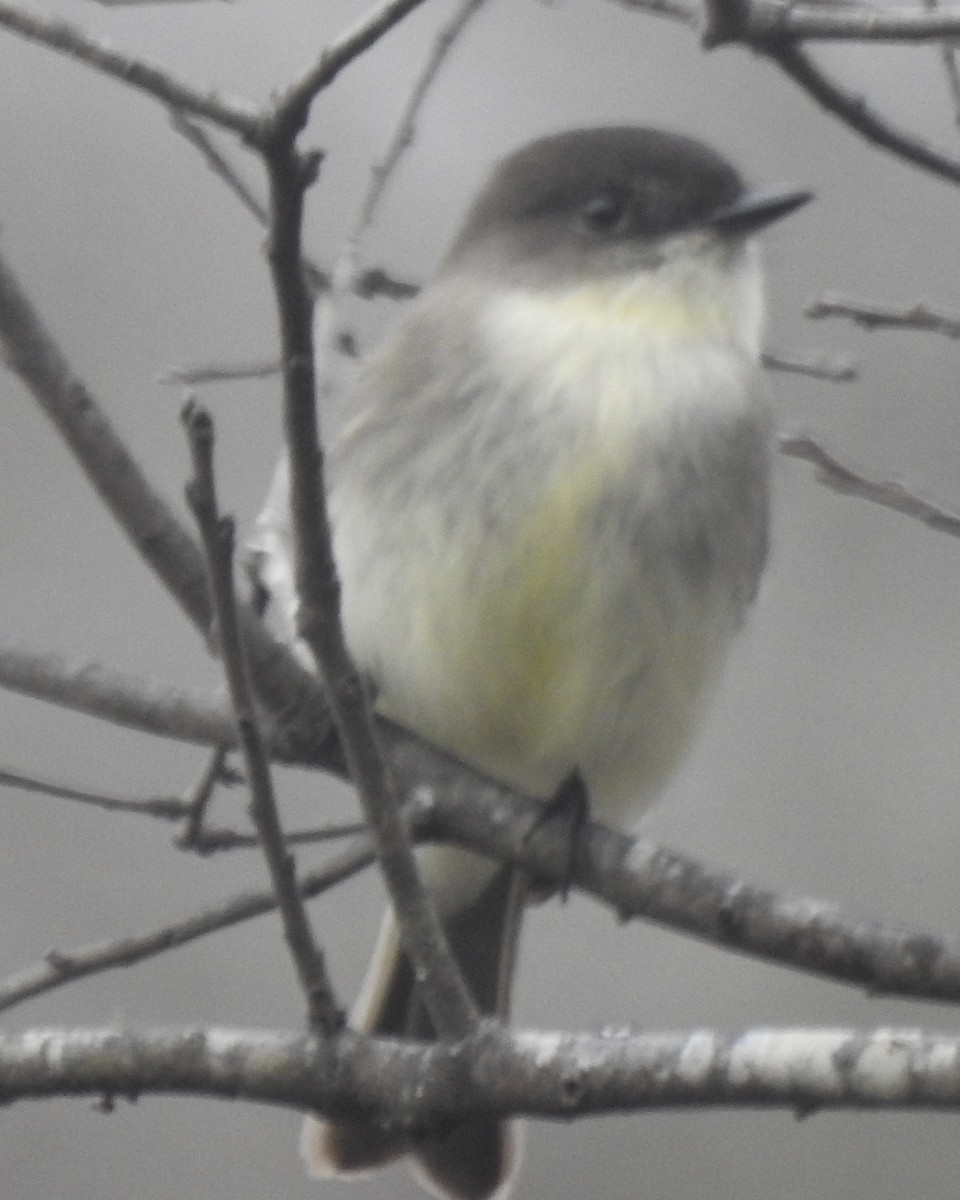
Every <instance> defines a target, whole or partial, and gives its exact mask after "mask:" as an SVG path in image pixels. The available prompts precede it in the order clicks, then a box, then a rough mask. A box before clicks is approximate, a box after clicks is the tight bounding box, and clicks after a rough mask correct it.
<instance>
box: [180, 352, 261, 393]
mask: <svg viewBox="0 0 960 1200" xmlns="http://www.w3.org/2000/svg"><path fill="white" fill-rule="evenodd" d="M279 374H280V363H279V362H278V361H277V360H276V359H273V360H272V361H269V362H266V361H262V362H246V363H244V362H230V363H228V362H223V363H200V364H198V365H196V366H193V367H171V368H170V369H169V370H168V371H164V372H163V374H162V375H161V376H160V377H159V378H158V380H157V382H158V383H161V384H163V385H164V386H172V385H179V386H187V387H193V386H195V385H198V384H204V383H235V382H236V381H237V380H238V379H269V378H271V377H272V376H274V375H279Z"/></svg>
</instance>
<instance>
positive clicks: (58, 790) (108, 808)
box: [0, 768, 189, 821]
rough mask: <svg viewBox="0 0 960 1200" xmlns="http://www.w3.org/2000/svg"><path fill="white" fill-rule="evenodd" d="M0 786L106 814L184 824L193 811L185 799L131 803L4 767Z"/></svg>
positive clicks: (146, 798) (125, 798)
mask: <svg viewBox="0 0 960 1200" xmlns="http://www.w3.org/2000/svg"><path fill="white" fill-rule="evenodd" d="M0 784H3V785H4V786H6V787H13V788H18V789H19V790H20V791H23V792H36V793H38V794H39V795H41V796H51V797H55V798H56V799H60V800H72V801H75V802H76V803H78V804H88V805H90V806H91V807H92V808H99V809H101V810H102V811H103V812H122V813H135V814H136V815H137V816H144V817H154V818H156V819H158V820H161V821H182V820H183V818H184V817H185V816H187V814H188V812H189V804H188V802H187V801H186V800H184V799H183V798H182V797H181V796H143V797H140V798H138V799H136V800H131V799H130V798H129V797H128V796H108V795H107V794H106V793H105V792H91V791H87V790H85V789H83V788H76V787H70V786H68V785H67V784H63V783H58V782H57V781H56V780H53V779H42V778H40V776H38V775H25V774H24V773H23V772H22V771H11V770H9V769H6V768H0Z"/></svg>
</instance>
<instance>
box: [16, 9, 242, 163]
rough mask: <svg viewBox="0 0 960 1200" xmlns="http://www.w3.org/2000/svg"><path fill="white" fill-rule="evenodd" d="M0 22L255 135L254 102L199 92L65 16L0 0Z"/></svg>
mask: <svg viewBox="0 0 960 1200" xmlns="http://www.w3.org/2000/svg"><path fill="white" fill-rule="evenodd" d="M0 28H6V29H9V30H10V31H11V32H12V33H16V34H18V35H19V36H20V37H24V38H27V39H28V40H30V41H32V42H39V43H40V44H41V45H43V46H47V47H48V48H49V49H51V50H56V51H57V52H58V53H60V54H65V55H67V56H68V57H70V58H75V59H77V60H78V61H79V62H82V63H85V64H86V65H87V66H88V67H93V69H94V70H96V71H99V72H101V74H104V75H109V76H110V77H111V78H113V79H117V80H119V81H120V82H121V83H124V84H127V85H128V86H129V87H132V88H136V89H137V90H138V91H141V92H145V93H146V94H147V95H150V96H153V97H154V98H155V99H157V100H162V101H163V102H164V103H165V104H172V105H173V106H174V107H176V108H179V109H182V110H183V111H184V112H188V113H192V114H193V115H194V116H197V117H204V118H205V119H206V120H208V121H213V122H214V124H216V125H220V126H222V127H223V128H224V129H230V130H232V131H233V132H234V133H239V134H240V135H241V136H242V137H244V138H247V139H249V140H250V141H256V139H257V137H258V135H259V132H260V121H259V117H258V113H257V110H256V108H255V107H254V106H253V105H251V104H247V103H244V102H243V101H241V100H234V99H229V100H228V99H226V98H225V97H222V96H218V95H216V94H215V93H213V92H200V91H198V90H197V89H195V88H194V87H192V86H191V85H190V84H187V83H183V82H181V81H180V80H178V79H176V78H175V77H174V76H173V75H172V74H171V72H169V71H167V70H166V69H165V68H163V67H158V66H156V65H155V64H153V63H149V62H146V61H145V60H144V59H139V58H135V57H134V56H133V55H131V54H122V53H120V52H119V51H117V50H114V49H113V47H112V46H110V45H108V44H107V43H106V42H99V41H97V40H96V39H95V38H92V37H90V36H88V35H87V34H86V33H84V32H83V30H81V29H78V28H77V27H76V26H75V25H71V24H69V23H68V22H67V21H62V20H59V19H56V18H52V17H42V16H40V15H39V14H37V13H31V12H29V11H28V10H27V9H25V8H23V7H22V6H20V5H17V4H9V3H8V2H7V0H0Z"/></svg>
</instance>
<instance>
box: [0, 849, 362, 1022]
mask: <svg viewBox="0 0 960 1200" xmlns="http://www.w3.org/2000/svg"><path fill="white" fill-rule="evenodd" d="M373 861H374V853H373V849H372V847H371V845H370V838H369V837H368V836H367V834H365V833H364V834H361V835H359V836H358V837H356V838H355V839H354V840H353V841H352V842H351V843H349V844H348V845H347V846H346V847H345V848H344V849H343V850H341V852H340V853H339V854H337V855H335V856H334V857H333V858H331V859H330V861H329V862H328V863H326V864H324V866H322V867H320V868H318V869H317V870H315V871H309V872H307V873H305V874H304V875H303V876H302V878H301V879H300V880H299V882H298V885H297V886H298V891H299V894H300V896H301V897H302V898H303V899H304V900H307V899H310V898H311V897H313V896H319V895H321V893H323V892H326V891H328V890H329V889H330V888H332V887H335V886H336V885H337V884H339V883H342V882H343V881H344V880H345V879H349V878H350V877H351V876H353V875H355V874H357V872H358V871H362V870H363V869H364V868H365V867H368V866H369V865H370V864H371V863H372V862H373ZM276 907H277V897H276V893H275V892H273V891H272V890H270V891H263V892H248V893H246V894H244V895H242V896H235V897H233V898H232V899H230V900H227V901H225V902H224V903H222V904H220V905H217V906H216V907H214V908H209V909H207V910H206V911H205V912H202V913H199V914H197V915H195V916H192V917H188V918H187V919H186V920H183V921H177V922H175V923H173V924H167V925H164V926H162V927H161V928H160V929H155V930H153V931H151V932H150V933H146V934H139V935H136V936H131V937H125V938H121V939H119V940H116V941H109V942H98V943H96V944H95V945H91V946H83V947H78V948H77V949H75V950H69V951H60V950H55V951H51V952H50V953H49V954H48V955H47V958H46V961H44V962H42V963H39V964H37V965H36V966H32V967H28V968H27V969H26V970H24V971H19V972H17V973H16V974H15V975H12V976H9V977H8V978H7V979H6V980H3V981H0V1012H2V1011H3V1010H4V1009H8V1008H13V1006H14V1005H16V1004H21V1003H22V1002H23V1001H24V1000H29V999H30V998H31V997H32V996H40V995H43V993H44V992H51V991H54V990H55V989H56V988H59V987H63V986H64V985H65V984H68V983H72V982H73V981H74V980H76V979H86V978H87V977H89V976H90V975H97V974H101V973H102V972H104V971H110V970H113V969H115V968H116V967H129V966H132V965H133V964H134V963H137V962H141V961H142V960H143V959H146V958H153V957H155V956H156V955H158V954H165V953H166V952H167V951H168V950H173V949H176V948H177V947H178V946H186V945H188V944H189V943H190V942H193V941H196V939H197V938H201V937H205V936H207V935H208V934H211V933H216V932H218V931H219V930H221V929H228V928H230V927H231V926H233V925H237V924H239V923H240V922H242V921H248V920H250V919H251V918H252V917H260V916H263V915H264V914H265V913H269V912H273V910H274V909H275V908H276Z"/></svg>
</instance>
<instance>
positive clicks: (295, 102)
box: [276, 0, 424, 123]
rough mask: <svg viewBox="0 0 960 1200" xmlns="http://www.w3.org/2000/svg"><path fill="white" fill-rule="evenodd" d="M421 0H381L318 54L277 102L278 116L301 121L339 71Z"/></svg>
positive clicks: (411, 10) (397, 22)
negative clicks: (314, 100) (316, 97)
mask: <svg viewBox="0 0 960 1200" xmlns="http://www.w3.org/2000/svg"><path fill="white" fill-rule="evenodd" d="M423 3H424V0H381V2H380V3H379V4H377V5H376V7H375V8H373V9H372V10H371V11H370V12H369V13H367V14H366V16H364V17H361V19H360V20H359V21H358V22H357V23H356V24H355V25H353V26H351V27H350V29H348V30H347V31H346V32H345V33H343V34H341V35H340V37H338V38H337V39H336V40H335V41H334V42H331V43H330V45H329V46H327V47H325V49H324V50H323V51H322V52H321V54H320V57H319V58H318V59H317V61H316V62H315V63H314V64H313V65H312V66H311V67H310V68H309V69H308V70H307V71H305V72H304V74H303V75H302V76H301V77H300V79H298V80H296V81H295V82H294V83H293V84H292V85H291V86H290V87H288V88H287V89H286V90H285V91H284V92H283V94H282V95H281V96H280V98H279V100H278V101H277V106H276V112H277V114H285V117H283V121H284V123H286V120H287V119H288V118H289V117H291V116H292V117H294V118H295V119H297V120H300V119H302V117H303V115H304V114H305V113H306V110H307V108H308V107H309V105H310V102H311V101H312V100H313V99H314V97H315V96H317V95H318V93H320V92H321V91H323V89H324V88H327V87H329V86H330V84H331V83H333V81H334V79H336V77H337V76H338V75H339V74H340V72H341V71H342V70H343V69H344V67H347V66H349V65H350V63H352V62H353V61H354V59H356V58H359V56H360V55H361V54H363V53H364V52H365V51H366V50H369V49H370V47H371V46H373V45H375V44H376V43H377V42H378V41H379V40H380V39H381V38H382V37H383V36H384V35H385V34H387V33H389V32H390V30H391V29H392V28H393V27H394V25H397V24H399V22H400V21H402V20H403V19H404V17H406V16H407V15H408V14H409V13H411V12H413V10H414V9H415V8H419V7H420V5H421V4H423Z"/></svg>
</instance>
